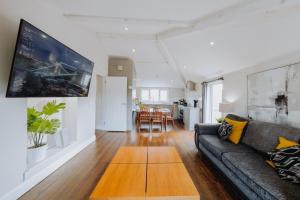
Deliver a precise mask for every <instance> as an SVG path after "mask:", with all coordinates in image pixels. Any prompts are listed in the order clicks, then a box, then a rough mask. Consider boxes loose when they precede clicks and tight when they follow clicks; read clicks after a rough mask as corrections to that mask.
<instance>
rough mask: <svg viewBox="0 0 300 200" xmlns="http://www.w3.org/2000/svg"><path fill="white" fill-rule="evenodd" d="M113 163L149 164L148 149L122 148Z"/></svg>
mask: <svg viewBox="0 0 300 200" xmlns="http://www.w3.org/2000/svg"><path fill="white" fill-rule="evenodd" d="M111 163H114V164H118V163H119V164H120V163H147V147H134V146H123V147H120V148H119V150H118V152H117V153H116V155H115V156H114V158H113V159H112V161H111Z"/></svg>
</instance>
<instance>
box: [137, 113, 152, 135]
mask: <svg viewBox="0 0 300 200" xmlns="http://www.w3.org/2000/svg"><path fill="white" fill-rule="evenodd" d="M142 124H148V125H149V131H150V129H151V113H150V112H148V111H140V112H139V117H138V129H139V132H141V126H142Z"/></svg>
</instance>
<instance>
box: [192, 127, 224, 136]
mask: <svg viewBox="0 0 300 200" xmlns="http://www.w3.org/2000/svg"><path fill="white" fill-rule="evenodd" d="M220 125H221V124H195V132H196V133H197V134H198V135H216V134H218V129H219V127H220Z"/></svg>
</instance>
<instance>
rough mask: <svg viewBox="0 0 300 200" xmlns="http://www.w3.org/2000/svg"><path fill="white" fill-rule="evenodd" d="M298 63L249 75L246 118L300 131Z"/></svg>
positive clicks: (299, 72)
mask: <svg viewBox="0 0 300 200" xmlns="http://www.w3.org/2000/svg"><path fill="white" fill-rule="evenodd" d="M299 88H300V63H297V64H291V65H287V66H283V67H279V68H275V69H271V70H267V71H263V72H258V73H255V74H250V75H248V115H249V117H250V118H252V119H254V120H260V121H265V122H273V123H278V124H287V125H290V126H294V127H298V128H299V127H300V121H299V118H300V93H299Z"/></svg>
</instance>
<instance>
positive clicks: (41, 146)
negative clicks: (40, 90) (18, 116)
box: [27, 100, 66, 164]
mask: <svg viewBox="0 0 300 200" xmlns="http://www.w3.org/2000/svg"><path fill="white" fill-rule="evenodd" d="M65 106H66V104H65V103H57V102H56V101H55V100H54V101H51V102H48V103H47V104H46V105H44V106H43V108H42V111H38V110H37V109H36V108H34V107H31V108H28V109H27V132H28V136H29V138H30V142H31V144H32V146H30V147H28V148H27V163H28V164H33V163H36V162H39V161H41V160H43V159H45V157H46V153H47V144H46V143H45V142H44V136H45V134H50V135H52V134H55V133H56V132H57V130H58V129H59V128H60V124H61V122H60V120H59V119H50V116H52V115H53V114H55V113H58V112H60V111H61V110H63V109H64V108H65Z"/></svg>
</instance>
